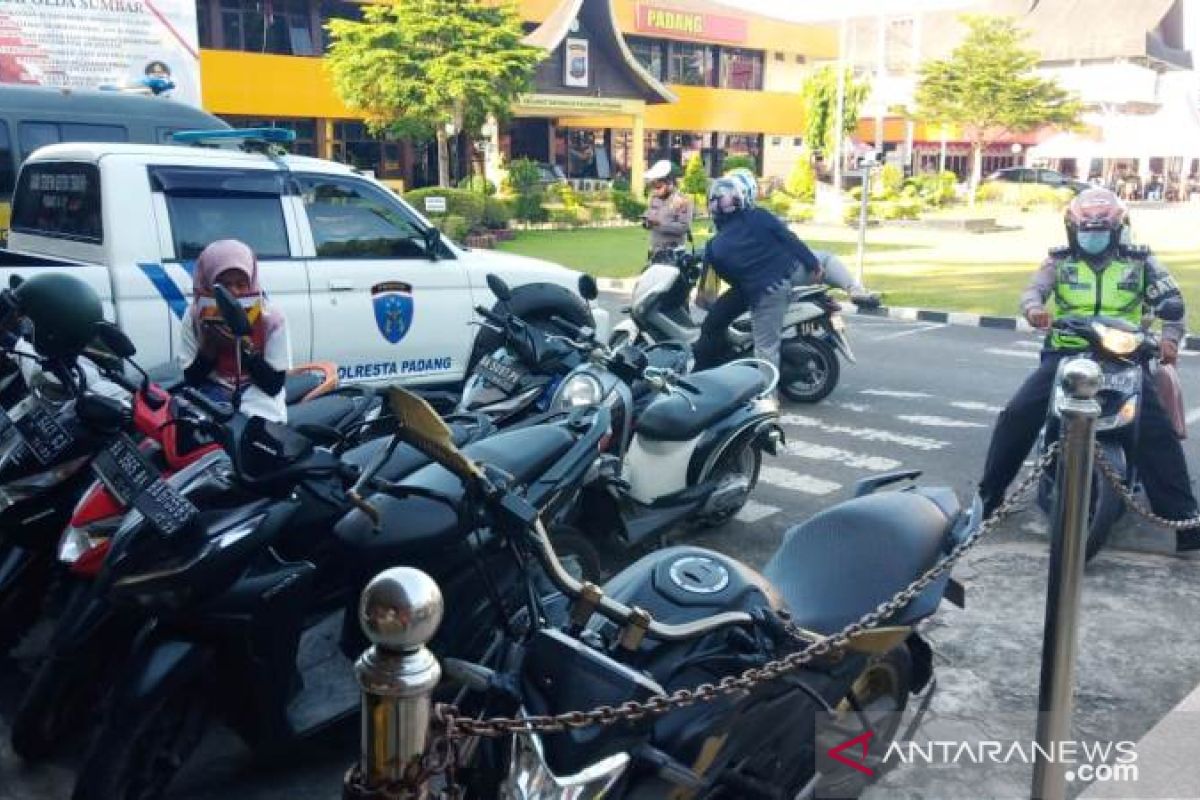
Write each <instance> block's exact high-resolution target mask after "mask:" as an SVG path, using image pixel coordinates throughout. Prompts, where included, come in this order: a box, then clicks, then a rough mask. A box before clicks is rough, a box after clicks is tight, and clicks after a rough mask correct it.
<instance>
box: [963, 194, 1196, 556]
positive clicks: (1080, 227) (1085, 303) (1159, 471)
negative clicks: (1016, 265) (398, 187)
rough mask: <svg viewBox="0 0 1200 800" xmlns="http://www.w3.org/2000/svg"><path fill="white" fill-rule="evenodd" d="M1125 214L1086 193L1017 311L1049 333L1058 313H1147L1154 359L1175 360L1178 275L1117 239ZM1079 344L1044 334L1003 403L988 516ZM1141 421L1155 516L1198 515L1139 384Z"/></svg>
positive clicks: (1191, 534) (1180, 544)
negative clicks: (1156, 344)
mask: <svg viewBox="0 0 1200 800" xmlns="http://www.w3.org/2000/svg"><path fill="white" fill-rule="evenodd" d="M1127 221H1128V213H1127V211H1126V209H1125V205H1124V204H1123V203H1122V202H1121V200H1120V198H1118V197H1117V196H1116V194H1114V193H1113V192H1112V191H1110V190H1108V189H1104V188H1092V189H1086V190H1084V191H1082V192H1080V193H1079V194H1078V195H1076V197H1075V198H1074V199H1073V200H1072V201H1071V203H1070V205H1069V206H1068V207H1067V210H1066V214H1065V224H1066V231H1067V242H1068V244H1067V246H1066V247H1056V248H1054V249H1052V250H1051V251H1050V254H1049V256H1048V257H1047V258H1046V260H1045V261H1043V262H1042V265H1041V267H1039V268H1038V271H1037V272H1036V273H1034V275H1033V279H1032V280H1031V281H1030V282H1029V285H1028V286H1027V287H1026V289H1025V292H1024V293H1023V294H1022V295H1021V311H1022V313H1023V314H1024V315H1025V318H1026V319H1027V320H1028V321H1029V323H1030V324H1031V325H1033V326H1034V327H1035V328H1038V329H1041V330H1048V329H1049V328H1050V323H1051V319H1052V312H1051V310H1050V308H1048V307H1047V305H1046V304H1047V302H1048V301H1049V300H1050V299H1051V298H1053V301H1054V312H1053V313H1055V314H1058V315H1060V316H1094V315H1100V316H1108V317H1117V318H1120V319H1125V320H1128V321H1129V322H1131V323H1133V324H1135V325H1140V324H1142V320H1143V313H1144V311H1146V310H1147V309H1148V310H1149V311H1151V312H1152V313H1153V315H1154V316H1156V317H1158V318H1159V319H1160V320H1162V344H1161V355H1160V359H1161V361H1162V363H1163V364H1173V363H1175V361H1176V359H1177V358H1178V356H1179V344H1180V342H1181V340H1182V339H1183V335H1184V333H1185V330H1186V328H1185V325H1184V322H1183V320H1184V318H1185V313H1184V306H1183V298H1182V296H1181V295H1180V292H1179V287H1178V285H1176V283H1175V279H1174V278H1172V277H1171V274H1170V273H1169V272H1168V271H1167V270H1166V268H1165V267H1163V265H1162V264H1161V263H1160V262H1159V261H1158V260H1157V259H1156V258H1154V256H1153V255H1151V253H1150V250H1149V248H1147V247H1139V246H1135V245H1130V244H1127V243H1123V242H1122V238H1123V237H1122V234H1123V232H1124V231H1125V229H1126V226H1127ZM1083 346H1084V343H1082V342H1080V341H1079V340H1077V339H1075V338H1074V337H1070V336H1067V335H1065V334H1063V333H1061V332H1059V331H1050V332H1049V334H1048V335H1047V337H1046V345H1045V348H1044V349H1043V351H1042V362H1041V364H1040V365H1039V366H1038V368H1037V370H1035V371H1034V373H1033V374H1032V375H1030V376H1029V377H1028V378H1027V379H1026V380H1025V383H1023V384H1022V385H1021V387H1020V388H1019V389H1018V390H1017V393H1016V394H1015V395H1014V396H1013V398H1012V399H1011V400H1010V401H1009V402H1008V405H1007V406H1006V407H1005V408H1004V411H1003V412H1001V414H1000V416H999V418H998V419H997V421H996V429H995V431H993V433H992V441H991V444H990V446H989V447H988V454H987V463H986V465H985V467H984V474H983V479H982V480H981V481H980V485H979V492H980V495H981V497H982V498H983V502H984V511H985V513H986V514H988V515H990V514H991V513H992V512H993V511H995V509H996V508H997V507H998V506H999V505H1000V504H1001V502H1003V499H1004V493H1005V491H1006V490H1007V489H1008V486H1009V484H1010V483H1012V480H1013V479H1014V478H1015V477H1016V475H1017V472H1018V471H1019V470H1020V468H1021V465H1022V464H1023V463H1024V461H1025V457H1026V456H1027V455H1028V453H1029V450H1030V448H1032V446H1033V443H1034V441H1035V440H1036V439H1037V434H1038V431H1039V430H1040V428H1041V426H1042V422H1043V420H1044V419H1045V415H1046V407H1047V404H1048V403H1049V402H1050V396H1051V392H1052V390H1053V384H1054V376H1055V374H1056V371H1057V369H1058V364H1059V362H1060V361H1061V360H1062V359H1063V358H1064V357H1066V356H1068V355H1071V354H1072V353H1073V352H1077V351H1078V350H1080V349H1082V347H1083ZM1142 402H1143V409H1142V419H1141V430H1140V433H1139V438H1138V442H1137V445H1136V451H1135V452H1134V460H1135V462H1136V463H1137V465H1138V468H1139V470H1140V471H1141V474H1142V476H1143V481H1144V484H1145V487H1146V494H1147V495H1148V497H1149V499H1150V504H1151V506H1152V507H1153V509H1154V511H1155V513H1157V514H1160V515H1161V516H1164V517H1167V518H1168V519H1188V518H1191V517H1194V516H1196V515H1197V503H1196V498H1195V495H1194V494H1193V492H1192V486H1191V481H1190V479H1189V477H1188V469H1187V463H1186V461H1185V460H1184V455H1183V448H1182V446H1181V445H1180V443H1179V438H1178V437H1177V436H1176V433H1175V430H1174V428H1173V427H1172V424H1171V421H1170V419H1169V417H1168V415H1167V412H1166V411H1165V410H1164V408H1163V404H1162V402H1161V400H1160V399H1159V397H1158V394H1157V392H1156V391H1155V386H1154V382H1153V381H1150V380H1144V385H1143V387H1142ZM1176 548H1177V550H1179V551H1188V550H1200V529H1197V528H1192V529H1188V530H1183V531H1179V532H1178V533H1177V541H1176Z"/></svg>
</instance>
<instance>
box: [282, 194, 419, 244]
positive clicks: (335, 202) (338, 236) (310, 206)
mask: <svg viewBox="0 0 1200 800" xmlns="http://www.w3.org/2000/svg"><path fill="white" fill-rule="evenodd" d="M300 190H301V192H302V193H303V195H304V210H305V211H306V212H307V214H308V221H309V223H310V224H311V225H312V232H313V239H314V240H315V242H316V247H317V257H318V258H422V259H423V258H426V253H425V242H424V238H423V236H422V233H421V229H420V227H418V225H417V224H416V221H415V220H412V219H409V218H408V217H407V216H405V215H404V214H403V213H402V210H401V207H400V206H399V204H397V203H396V202H394V201H392V200H391V199H390V198H388V197H387V195H385V194H383V193H382V192H379V191H377V190H376V189H375V188H374V187H372V186H370V185H368V184H366V183H364V182H362V181H354V180H349V179H346V178H329V177H325V176H300Z"/></svg>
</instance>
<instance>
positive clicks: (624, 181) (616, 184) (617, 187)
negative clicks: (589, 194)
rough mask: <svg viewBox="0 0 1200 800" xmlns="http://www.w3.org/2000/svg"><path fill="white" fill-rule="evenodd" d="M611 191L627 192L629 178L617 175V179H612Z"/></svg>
mask: <svg viewBox="0 0 1200 800" xmlns="http://www.w3.org/2000/svg"><path fill="white" fill-rule="evenodd" d="M612 190H613V191H614V192H628V191H629V177H628V176H627V175H618V176H617V177H615V178H613V182H612Z"/></svg>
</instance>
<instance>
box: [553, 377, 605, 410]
mask: <svg viewBox="0 0 1200 800" xmlns="http://www.w3.org/2000/svg"><path fill="white" fill-rule="evenodd" d="M603 397H604V387H602V386H601V385H600V381H598V380H596V379H595V378H593V377H592V376H591V375H583V374H580V375H574V376H572V377H571V378H569V379H568V380H567V381H566V383H564V384H563V385H562V389H560V390H559V393H558V402H557V403H556V404H555V405H557V406H558V407H559V408H579V407H580V406H594V405H597V404H599V402H600V400H601V398H603Z"/></svg>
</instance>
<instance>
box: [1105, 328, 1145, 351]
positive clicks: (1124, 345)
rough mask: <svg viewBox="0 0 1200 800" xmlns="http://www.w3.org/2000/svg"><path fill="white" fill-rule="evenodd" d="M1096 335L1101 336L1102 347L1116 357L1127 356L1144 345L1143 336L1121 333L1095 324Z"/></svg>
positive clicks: (1126, 332) (1127, 332)
mask: <svg viewBox="0 0 1200 800" xmlns="http://www.w3.org/2000/svg"><path fill="white" fill-rule="evenodd" d="M1094 329H1095V331H1096V333H1098V334H1100V346H1101V347H1103V348H1104V349H1105V350H1107V351H1108V352H1110V353H1112V354H1113V355H1114V356H1127V355H1130V354H1132V353H1133V351H1135V350H1137V349H1138V347H1139V346H1140V345H1141V344H1142V334H1140V333H1130V332H1129V331H1119V330H1117V329H1116V328H1110V327H1108V326H1107V325H1101V324H1100V323H1098V322H1097V323H1094Z"/></svg>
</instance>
